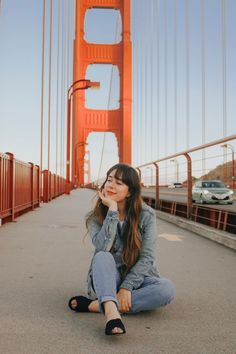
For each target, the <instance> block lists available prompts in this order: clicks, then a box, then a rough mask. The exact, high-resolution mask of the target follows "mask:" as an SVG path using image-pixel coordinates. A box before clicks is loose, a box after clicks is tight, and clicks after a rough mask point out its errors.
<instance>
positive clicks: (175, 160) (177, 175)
mask: <svg viewBox="0 0 236 354" xmlns="http://www.w3.org/2000/svg"><path fill="white" fill-rule="evenodd" d="M170 162H175V166H176V182H179V163H178V161H177V159H172V160H170Z"/></svg>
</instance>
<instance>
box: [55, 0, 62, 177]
mask: <svg viewBox="0 0 236 354" xmlns="http://www.w3.org/2000/svg"><path fill="white" fill-rule="evenodd" d="M60 6H61V5H60V0H59V1H58V26H57V103H56V175H57V174H58V120H59V66H60V26H61V12H60Z"/></svg>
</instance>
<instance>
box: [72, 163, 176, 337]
mask: <svg viewBox="0 0 236 354" xmlns="http://www.w3.org/2000/svg"><path fill="white" fill-rule="evenodd" d="M98 196H99V198H98V201H97V203H96V206H95V208H94V210H93V211H92V212H91V213H90V214H89V215H88V217H87V220H86V226H87V229H88V232H89V234H90V236H91V239H92V243H93V245H94V246H95V253H94V256H93V259H92V262H91V266H90V269H89V272H88V295H89V298H86V297H84V296H75V297H73V298H71V299H70V301H69V307H70V308H71V309H72V310H74V311H77V312H103V313H104V314H105V317H106V328H105V333H106V334H108V335H110V334H112V335H114V334H123V333H125V332H126V330H125V327H124V324H123V322H122V320H121V315H120V313H136V312H139V311H144V310H153V309H156V308H158V307H160V306H165V305H167V304H168V303H170V302H171V301H172V300H173V298H174V293H175V288H174V285H173V283H172V282H171V281H170V280H168V279H164V278H160V275H159V271H158V269H157V266H156V264H155V241H156V234H157V233H156V215H155V212H154V210H153V209H152V208H150V207H149V206H147V205H146V204H145V203H143V202H142V199H141V190H140V181H139V176H138V173H137V171H136V170H135V169H134V168H132V167H131V166H129V165H126V164H117V165H115V166H113V167H111V168H110V170H109V171H108V172H107V177H106V180H105V182H104V183H103V185H102V187H101V189H100V191H99V192H98ZM93 296H94V297H95V299H94V300H93V298H94V297H93Z"/></svg>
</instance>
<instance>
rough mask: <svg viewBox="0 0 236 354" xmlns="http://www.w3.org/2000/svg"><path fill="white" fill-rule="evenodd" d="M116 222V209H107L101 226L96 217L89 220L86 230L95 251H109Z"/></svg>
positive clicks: (117, 220) (114, 233)
mask: <svg viewBox="0 0 236 354" xmlns="http://www.w3.org/2000/svg"><path fill="white" fill-rule="evenodd" d="M118 222H119V219H118V211H113V210H108V212H107V215H106V218H105V219H104V221H103V225H102V226H101V225H100V224H99V223H98V221H97V220H96V219H93V220H91V221H90V223H89V225H88V231H89V234H90V237H91V239H92V243H93V245H94V247H95V249H96V251H107V252H109V251H110V249H111V247H112V245H113V242H114V239H115V236H116V230H117V224H118Z"/></svg>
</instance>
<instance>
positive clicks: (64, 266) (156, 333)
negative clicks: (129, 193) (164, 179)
mask: <svg viewBox="0 0 236 354" xmlns="http://www.w3.org/2000/svg"><path fill="white" fill-rule="evenodd" d="M93 195H94V192H92V191H89V190H85V189H84V190H76V191H73V192H72V194H71V195H70V196H62V197H60V198H58V199H56V200H53V201H52V202H50V203H49V204H43V205H42V207H41V208H38V209H36V210H35V211H33V212H30V213H28V214H25V215H23V216H21V217H20V218H18V219H17V221H16V223H8V224H5V225H3V226H2V227H0V279H1V288H0V319H1V320H0V353H1V354H13V353H14V354H92V353H95V354H96V353H98V354H99V353H105V354H106V353H112V354H118V353H128V354H129V353H130V354H131V353H133V354H141V353H142V354H143V353H155V354H156V353H158V354H159V353H164V354H177V353H179V354H192V353H193V354H195V353H198V354H211V353H212V354H213V353H217V354H220V353H222V354H223V353H224V354H233V353H236V336H235V324H236V295H235V294H236V276H235V269H236V267H235V265H236V253H235V251H233V250H231V249H228V248H226V247H224V246H221V245H219V244H216V243H214V242H212V241H210V240H207V239H204V238H202V237H199V236H197V235H195V234H194V233H191V232H190V231H187V230H183V229H180V228H178V227H177V226H175V225H173V224H169V223H167V222H165V221H163V220H158V234H159V238H158V240H159V241H158V250H157V254H158V264H159V268H160V271H161V274H162V276H165V277H167V278H170V279H172V280H173V281H174V283H175V285H176V290H177V295H176V299H175V301H174V302H173V303H172V304H170V305H168V306H167V307H165V308H162V309H159V310H156V311H153V312H150V313H141V314H137V315H134V316H127V315H126V316H124V317H123V320H124V323H125V325H126V329H127V334H125V335H123V336H120V337H115V336H111V337H109V336H105V335H104V327H105V322H104V317H103V315H101V314H87V313H85V314H76V313H72V312H71V311H70V310H69V309H68V307H67V302H68V299H69V298H70V297H71V296H73V295H75V294H79V293H80V294H86V292H85V290H86V287H85V280H86V274H87V269H88V265H89V263H90V259H91V256H92V253H93V247H92V245H91V243H90V239H89V236H87V237H86V238H85V239H84V240H83V237H84V234H85V231H86V230H85V227H84V216H85V214H86V212H87V211H89V210H90V208H91V202H90V200H91V198H92V196H93Z"/></svg>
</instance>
